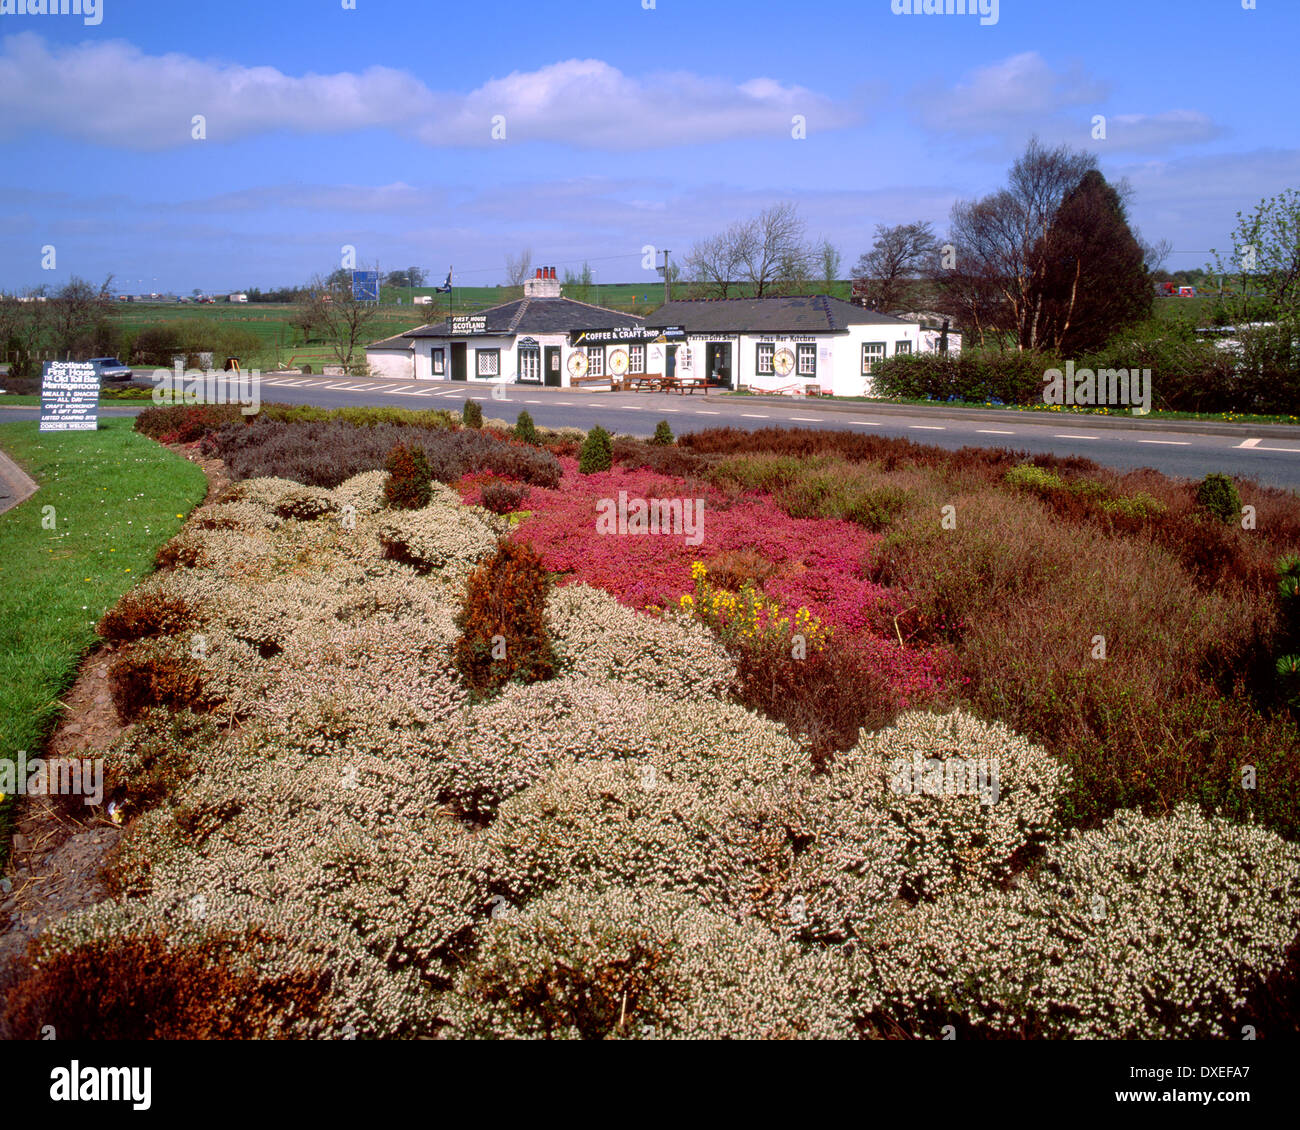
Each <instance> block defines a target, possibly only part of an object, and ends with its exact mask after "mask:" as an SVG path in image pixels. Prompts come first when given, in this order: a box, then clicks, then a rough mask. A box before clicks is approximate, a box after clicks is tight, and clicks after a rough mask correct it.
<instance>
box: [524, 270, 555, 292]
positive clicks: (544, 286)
mask: <svg viewBox="0 0 1300 1130" xmlns="http://www.w3.org/2000/svg"><path fill="white" fill-rule="evenodd" d="M524 297H525V298H559V297H560V283H559V280H558V279H557V278H556V277H555V268H554V267H538V268H537V275H536V276H535V277H534V278H531V279H525V280H524Z"/></svg>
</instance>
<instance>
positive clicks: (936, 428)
mask: <svg viewBox="0 0 1300 1130" xmlns="http://www.w3.org/2000/svg"><path fill="white" fill-rule="evenodd" d="M907 426H908V427H909V428H915V429H916V430H917V431H922V432H946V431H947V430H948V429H947V428H945V427H942V426H941V425H939V424H908V425H907Z"/></svg>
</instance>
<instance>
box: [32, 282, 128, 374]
mask: <svg viewBox="0 0 1300 1130" xmlns="http://www.w3.org/2000/svg"><path fill="white" fill-rule="evenodd" d="M112 287H113V276H112V275H109V276H108V278H106V279H105V280H104V282H103V284H102V285H101V286H100V287H99V288H98V289H96V287H95V285H94V284H93V283H90V282H87V281H86V280H85V279H83V278H79V277H78V276H76V275H73V276H72V278H71V279H69V280H68V282H67V283H66V284H65V285H63V286H62V287H60V288H59V289H58V291H57V292H55V294H54V296H53V297H52V298H51V299H50V300H49V302H48V303H33V305H48V306H49V314H48V318H49V326H50V335H51V338H52V341H53V346H54V348H55V349H56V350H58V351H59V352H60V353H62V354H63V355H64V357H65V359H66V358H70V357H71V356H72V354H73V353H74V352H77V351H78V350H79V349H81V348H83V347H85V346H87V345H90V344H91V343H92V340H93V339H95V338H96V337H105V336H107V335H104V334H99V333H97V331H98V330H99V328H100V326H101V325H102V324H104V323H106V322H107V320H108V315H109V311H110V310H111V308H112V305H113V302H112V298H111V297H110V291H111V290H112Z"/></svg>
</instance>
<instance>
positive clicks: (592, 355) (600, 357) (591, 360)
mask: <svg viewBox="0 0 1300 1130" xmlns="http://www.w3.org/2000/svg"><path fill="white" fill-rule="evenodd" d="M604 375H605V347H604V346H603V345H589V346H587V376H589V377H603V376H604Z"/></svg>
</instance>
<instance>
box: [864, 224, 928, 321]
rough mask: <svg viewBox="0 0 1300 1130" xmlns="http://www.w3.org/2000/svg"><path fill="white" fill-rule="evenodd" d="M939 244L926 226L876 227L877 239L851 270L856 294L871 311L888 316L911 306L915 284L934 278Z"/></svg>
mask: <svg viewBox="0 0 1300 1130" xmlns="http://www.w3.org/2000/svg"><path fill="white" fill-rule="evenodd" d="M938 255H939V243H938V240H937V239H935V236H934V231H933V229H932V228H931V226H930V224H929V223H916V224H895V225H894V226H893V227H886V226H885V225H884V224H877V225H876V239H875V242H874V243H873V244H872V245H871V250H870V251H864V252H863V253H862V255H861V257H860V258H859V259H858V261H857V264H856V265H855V266H854V268H853V280H854V282H855V283H857V284H858V287H859V293H864V294H865V295H866V297H867V304H868V305H869V306H870V307H871V308H872V309H873V310H880V311H882V312H885V313H888V312H889V311H891V310H902V309H906V308H907V307H908V306H909V305H914V304H915V303H914V299H915V297H916V294H917V284H918V280H919V279H921V278H923V277H925V276H927V275H933V274H934V272H935V268H936V266H937V260H938Z"/></svg>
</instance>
